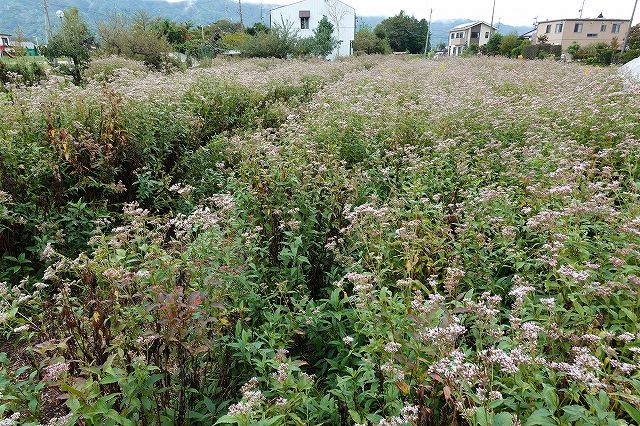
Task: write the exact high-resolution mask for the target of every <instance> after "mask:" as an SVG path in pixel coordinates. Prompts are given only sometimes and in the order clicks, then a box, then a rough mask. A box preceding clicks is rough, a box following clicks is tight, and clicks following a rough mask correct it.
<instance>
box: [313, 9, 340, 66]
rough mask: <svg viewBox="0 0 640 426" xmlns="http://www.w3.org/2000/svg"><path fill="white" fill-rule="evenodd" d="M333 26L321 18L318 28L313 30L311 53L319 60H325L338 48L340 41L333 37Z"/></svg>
mask: <svg viewBox="0 0 640 426" xmlns="http://www.w3.org/2000/svg"><path fill="white" fill-rule="evenodd" d="M333 30H334V27H333V24H332V23H331V22H329V20H328V19H327V17H326V16H323V17H322V19H321V20H320V22H319V23H318V27H317V28H316V29H314V30H313V48H312V50H311V53H312V54H313V55H315V56H318V57H320V58H326V57H327V56H329V55H330V54H331V52H333V51H334V50H335V49H336V48H337V47H338V46H340V41H339V40H337V39H336V38H335V37H334V36H333Z"/></svg>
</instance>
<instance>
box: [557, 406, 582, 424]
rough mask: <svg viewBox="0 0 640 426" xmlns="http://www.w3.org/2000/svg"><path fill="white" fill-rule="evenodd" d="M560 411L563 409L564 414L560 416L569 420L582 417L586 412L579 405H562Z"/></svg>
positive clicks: (572, 420) (573, 420)
mask: <svg viewBox="0 0 640 426" xmlns="http://www.w3.org/2000/svg"><path fill="white" fill-rule="evenodd" d="M562 411H564V416H562V418H563V419H566V421H569V422H575V421H577V420H580V419H583V418H584V417H585V416H586V414H587V412H586V410H585V409H584V407H582V406H580V405H567V406H566V407H562Z"/></svg>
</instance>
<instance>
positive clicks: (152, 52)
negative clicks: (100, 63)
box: [98, 13, 173, 70]
mask: <svg viewBox="0 0 640 426" xmlns="http://www.w3.org/2000/svg"><path fill="white" fill-rule="evenodd" d="M98 35H99V38H100V50H101V52H102V53H103V54H104V55H107V56H110V55H116V56H123V57H125V58H129V59H134V60H138V61H142V62H144V63H145V64H146V65H147V66H148V67H150V68H154V69H156V70H160V69H162V68H163V67H166V65H167V64H168V63H169V59H168V53H169V52H171V51H173V49H172V47H171V45H170V44H169V42H168V41H167V39H166V38H165V36H164V35H163V34H162V32H161V30H160V29H159V28H158V25H155V24H154V23H153V22H152V21H151V19H150V18H149V17H148V16H147V15H145V14H143V13H137V14H136V15H135V16H134V17H133V18H132V19H127V18H126V17H125V16H123V15H112V16H111V17H110V19H109V20H107V21H106V22H103V23H101V24H100V25H99V26H98Z"/></svg>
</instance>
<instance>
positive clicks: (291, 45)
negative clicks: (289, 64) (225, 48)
mask: <svg viewBox="0 0 640 426" xmlns="http://www.w3.org/2000/svg"><path fill="white" fill-rule="evenodd" d="M298 43H299V40H298V32H297V31H296V30H295V29H293V25H292V24H287V23H285V22H284V21H283V22H282V23H281V24H276V25H274V26H273V28H272V29H271V31H269V32H268V33H263V32H258V33H257V34H256V35H255V36H253V37H249V38H248V39H247V40H246V41H245V42H244V43H243V44H242V45H241V46H240V47H239V49H240V51H241V52H242V54H243V56H247V57H251V58H280V59H284V58H288V57H290V56H293V55H295V54H296V53H297V52H298Z"/></svg>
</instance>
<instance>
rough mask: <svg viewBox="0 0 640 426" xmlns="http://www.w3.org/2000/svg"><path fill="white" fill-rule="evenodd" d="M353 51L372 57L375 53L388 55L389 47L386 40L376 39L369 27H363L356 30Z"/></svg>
mask: <svg viewBox="0 0 640 426" xmlns="http://www.w3.org/2000/svg"><path fill="white" fill-rule="evenodd" d="M353 50H354V51H355V52H362V53H366V54H367V55H373V54H376V53H379V54H384V53H389V52H390V51H391V47H389V41H388V40H387V39H385V38H380V37H378V36H377V35H376V34H375V33H374V32H373V31H371V30H370V29H369V27H367V26H364V27H362V28H360V30H358V32H357V33H356V36H355V38H354V39H353Z"/></svg>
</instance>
